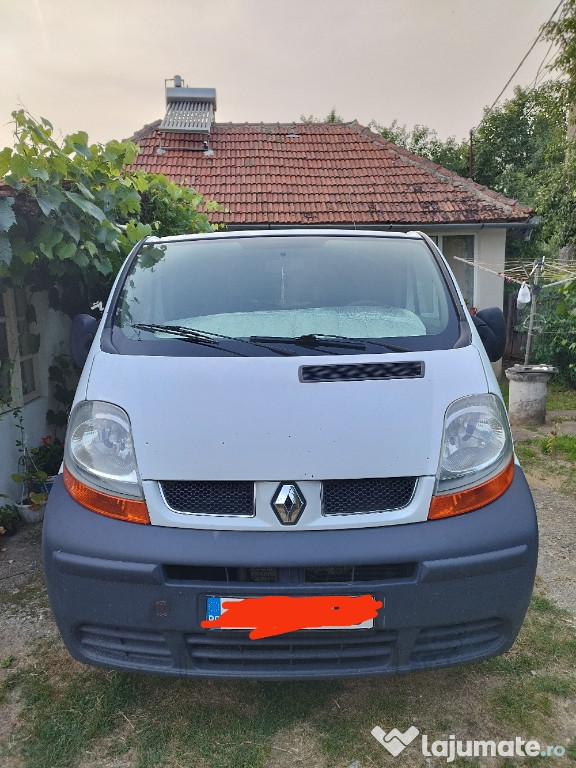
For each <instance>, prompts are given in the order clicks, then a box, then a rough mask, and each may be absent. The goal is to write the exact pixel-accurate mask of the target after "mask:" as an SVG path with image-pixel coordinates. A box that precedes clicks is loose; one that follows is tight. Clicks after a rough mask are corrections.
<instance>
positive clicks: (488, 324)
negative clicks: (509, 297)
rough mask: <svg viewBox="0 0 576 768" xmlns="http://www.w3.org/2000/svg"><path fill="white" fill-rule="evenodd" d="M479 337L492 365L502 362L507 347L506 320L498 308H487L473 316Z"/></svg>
mask: <svg viewBox="0 0 576 768" xmlns="http://www.w3.org/2000/svg"><path fill="white" fill-rule="evenodd" d="M472 321H473V322H474V325H475V326H476V330H477V331H478V335H479V336H480V338H481V339H482V344H484V349H485V350H486V354H487V355H488V359H489V360H490V362H491V363H495V362H496V360H500V358H501V357H502V355H503V354H504V349H505V347H506V320H505V319H504V314H503V312H502V310H501V309H498V307H487V308H486V309H481V310H480V311H479V312H477V313H476V314H475V315H472Z"/></svg>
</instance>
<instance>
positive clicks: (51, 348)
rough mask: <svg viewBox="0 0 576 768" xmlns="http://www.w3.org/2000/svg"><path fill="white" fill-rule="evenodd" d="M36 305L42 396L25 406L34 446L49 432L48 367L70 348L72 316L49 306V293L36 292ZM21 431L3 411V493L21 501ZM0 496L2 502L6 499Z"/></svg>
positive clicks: (26, 424)
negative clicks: (18, 480) (17, 477)
mask: <svg viewBox="0 0 576 768" xmlns="http://www.w3.org/2000/svg"><path fill="white" fill-rule="evenodd" d="M33 304H34V307H35V309H36V319H37V323H36V327H35V328H34V331H35V332H36V333H40V350H39V353H38V364H37V367H36V375H37V377H38V379H37V381H38V392H39V396H38V397H36V398H34V400H31V401H30V402H28V403H26V404H25V405H24V406H23V407H22V414H23V420H24V429H25V433H26V439H27V444H28V446H29V447H30V448H33V447H35V446H38V445H40V444H41V440H42V437H44V436H45V435H47V434H48V433H49V431H50V430H49V429H48V427H47V425H46V411H47V410H48V409H49V408H50V407H52V403H51V402H50V390H49V383H48V368H49V366H50V365H52V361H53V359H54V357H55V355H58V354H62V353H66V352H69V343H68V338H69V333H70V320H69V319H68V318H67V317H66V316H65V315H62V314H61V313H60V312H56V311H54V310H53V309H50V308H49V307H48V298H47V294H46V293H39V294H35V295H34V296H33ZM17 439H18V431H17V429H16V425H15V422H14V418H13V415H12V413H11V412H10V411H7V412H5V413H3V414H0V457H1V459H0V493H4V494H6V495H7V496H8V497H9V498H10V499H12V500H13V501H17V500H18V499H17V496H18V495H19V492H20V488H19V486H18V485H17V484H16V483H14V482H13V480H12V478H11V475H12V474H14V473H15V472H17V471H18V456H19V454H18V449H17V447H16V440H17ZM6 501H7V500H6V499H2V498H0V504H2V503H6Z"/></svg>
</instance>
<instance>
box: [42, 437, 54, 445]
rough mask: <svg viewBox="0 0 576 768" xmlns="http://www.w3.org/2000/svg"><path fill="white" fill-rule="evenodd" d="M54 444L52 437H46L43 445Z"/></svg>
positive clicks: (43, 439)
mask: <svg viewBox="0 0 576 768" xmlns="http://www.w3.org/2000/svg"><path fill="white" fill-rule="evenodd" d="M51 442H52V435H46V437H43V438H42V445H50V443H51Z"/></svg>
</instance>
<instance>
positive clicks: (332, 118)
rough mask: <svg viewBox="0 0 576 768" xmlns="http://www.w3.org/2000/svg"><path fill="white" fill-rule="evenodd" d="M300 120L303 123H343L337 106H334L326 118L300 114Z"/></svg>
mask: <svg viewBox="0 0 576 768" xmlns="http://www.w3.org/2000/svg"><path fill="white" fill-rule="evenodd" d="M300 121H301V122H302V123H341V122H342V118H341V117H340V115H339V114H338V113H337V112H336V107H332V109H331V110H330V112H328V114H327V115H326V117H325V118H324V119H322V118H318V117H314V115H300Z"/></svg>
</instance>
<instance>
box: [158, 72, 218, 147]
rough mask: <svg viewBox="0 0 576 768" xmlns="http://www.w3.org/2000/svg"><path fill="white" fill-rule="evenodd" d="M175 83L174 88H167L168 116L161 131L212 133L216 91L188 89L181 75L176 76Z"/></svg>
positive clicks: (212, 89)
mask: <svg viewBox="0 0 576 768" xmlns="http://www.w3.org/2000/svg"><path fill="white" fill-rule="evenodd" d="M166 82H168V81H166ZM173 82H174V87H172V88H169V87H168V86H166V115H165V116H164V120H162V122H161V124H160V129H159V130H161V131H171V132H175V133H210V127H211V126H212V121H213V120H214V112H215V111H216V90H215V89H214V88H186V87H184V85H183V80H182V78H181V77H180V75H174V80H173Z"/></svg>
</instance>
